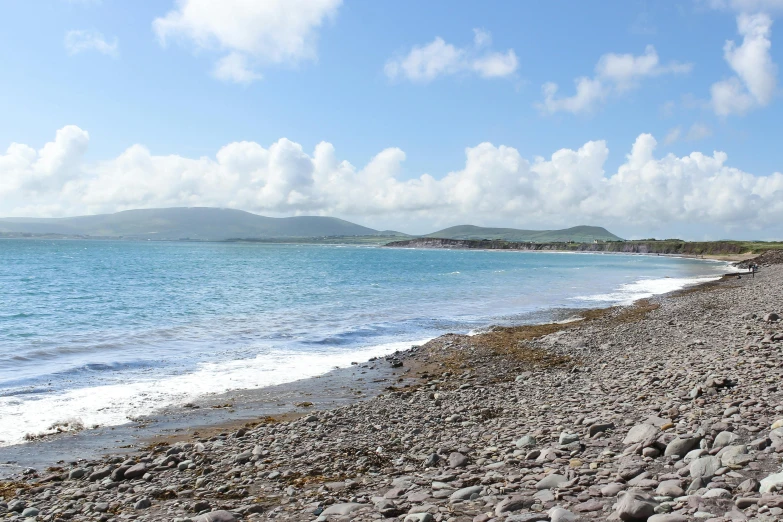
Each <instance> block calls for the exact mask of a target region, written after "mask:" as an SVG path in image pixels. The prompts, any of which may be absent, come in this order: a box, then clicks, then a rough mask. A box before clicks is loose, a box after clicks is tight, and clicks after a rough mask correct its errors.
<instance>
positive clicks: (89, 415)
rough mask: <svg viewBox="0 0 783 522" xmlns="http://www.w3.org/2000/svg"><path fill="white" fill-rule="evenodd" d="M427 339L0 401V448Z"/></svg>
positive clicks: (271, 356) (322, 369)
mask: <svg viewBox="0 0 783 522" xmlns="http://www.w3.org/2000/svg"><path fill="white" fill-rule="evenodd" d="M429 340H430V339H424V340H420V341H404V342H395V343H388V344H381V345H376V346H369V347H366V348H363V349H360V350H351V351H349V350H335V349H331V350H329V351H322V352H317V353H301V352H293V351H276V352H273V353H268V354H263V355H259V356H257V357H255V358H252V359H240V360H235V361H228V362H221V363H204V364H202V365H200V366H199V368H198V369H197V370H196V371H195V372H192V373H188V374H184V375H177V376H172V377H167V378H164V379H160V380H148V381H138V382H131V383H125V384H114V385H106V386H96V387H91V388H81V389H76V390H70V391H67V392H64V393H60V394H39V395H35V394H28V395H16V396H11V397H0V419H2V422H0V446H9V445H13V444H20V443H23V442H25V435H26V434H31V435H41V434H48V433H54V432H55V431H56V430H55V429H54V428H52V426H55V425H57V424H58V423H62V422H65V421H68V422H74V421H79V422H81V423H82V424H83V425H84V427H85V428H87V429H90V428H92V427H94V426H96V425H99V426H118V425H120V424H125V423H127V422H129V421H132V420H133V419H135V418H138V417H141V416H144V415H150V414H153V413H155V412H156V411H159V410H161V409H162V408H165V407H169V406H177V405H182V404H185V403H187V402H191V401H193V400H196V399H198V398H199V397H204V396H205V395H209V394H218V393H224V392H227V391H231V390H239V389H256V388H263V387H266V386H274V385H276V384H283V383H287V382H293V381H297V380H300V379H306V378H310V377H316V376H318V375H323V374H325V373H327V372H328V371H329V370H331V369H332V368H334V367H335V366H341V367H342V366H348V365H350V364H351V362H354V361H366V360H368V359H370V358H372V357H382V356H385V355H388V354H390V353H394V352H395V351H397V350H406V349H408V348H410V347H411V345H415V344H423V343H426V342H427V341H429Z"/></svg>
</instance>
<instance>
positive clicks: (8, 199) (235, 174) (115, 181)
mask: <svg viewBox="0 0 783 522" xmlns="http://www.w3.org/2000/svg"><path fill="white" fill-rule="evenodd" d="M88 143H89V135H88V134H87V132H85V131H84V130H82V129H80V128H78V127H75V126H68V127H64V128H62V129H60V130H59V131H58V132H57V135H56V136H55V139H54V140H53V141H52V142H50V143H47V144H46V145H44V146H43V147H42V148H41V149H39V150H35V149H34V148H32V147H30V146H28V145H22V144H17V143H14V144H11V146H10V147H8V150H7V151H6V153H5V154H0V215H17V216H18V215H28V216H45V215H75V214H85V213H98V212H113V211H117V210H123V209H129V208H151V207H168V206H197V205H204V206H219V207H234V208H241V209H246V210H250V211H256V212H259V213H267V214H273V215H291V214H324V215H337V216H342V217H346V218H349V219H356V220H358V221H362V222H364V223H367V222H372V223H379V224H380V226H383V225H386V226H398V227H401V228H406V227H408V226H417V227H418V228H420V229H421V228H425V229H426V228H429V227H431V226H434V224H438V223H448V224H454V223H458V222H474V223H486V222H494V223H498V222H501V223H506V224H509V225H512V224H517V225H530V224H534V223H542V224H546V225H549V226H553V225H556V224H569V223H570V224H574V223H591V222H592V223H601V224H604V225H607V226H611V225H612V224H620V225H623V226H628V225H634V226H646V227H650V226H653V227H656V226H677V225H684V224H688V225H693V224H703V225H705V226H713V227H714V226H717V227H719V228H720V229H725V228H728V227H732V226H737V227H745V228H748V227H749V228H753V227H760V228H764V227H774V226H778V225H779V223H780V221H781V219H783V174H781V173H779V172H778V173H774V174H771V175H768V176H757V175H753V174H750V173H747V172H743V171H742V170H739V169H737V168H733V167H730V166H729V165H727V161H728V158H727V156H726V154H725V153H722V152H714V153H713V154H712V155H706V154H703V153H701V152H692V153H691V154H689V155H686V156H682V157H679V156H676V155H673V154H668V155H665V156H663V157H655V155H654V151H655V148H656V146H657V142H656V140H655V139H654V138H653V137H652V136H651V135H649V134H642V135H640V136H639V137H638V138H637V139H636V141H635V143H634V144H633V147H632V148H631V151H630V153H629V154H628V155H627V156H626V159H625V162H624V163H623V164H622V165H621V166H620V167H619V168H618V169H617V171H615V172H610V173H607V172H605V165H606V162H607V158H608V157H609V148H608V146H607V144H606V143H605V142H604V141H590V142H587V143H585V144H584V145H583V146H582V147H580V148H579V149H577V150H572V149H560V150H558V151H556V152H554V153H553V154H552V155H551V156H550V157H549V158H543V157H540V158H535V159H533V160H528V159H526V158H524V157H522V156H521V155H520V153H519V151H517V150H516V149H515V148H513V147H508V146H504V145H500V146H496V145H493V144H491V143H480V144H478V145H476V146H475V147H469V148H467V149H465V163H464V165H463V167H462V168H460V169H459V170H455V171H453V172H449V173H446V174H445V175H442V176H441V177H439V178H436V177H434V176H431V175H429V174H423V175H421V176H419V177H417V178H413V179H402V178H401V175H400V174H401V170H402V164H403V162H404V161H405V159H406V156H405V153H404V152H403V151H402V150H400V149H397V148H388V149H385V150H382V151H380V152H379V153H378V154H377V155H376V156H375V157H373V158H372V159H371V160H370V162H369V163H368V164H366V165H365V166H363V167H356V166H354V165H353V164H351V163H349V162H348V161H346V160H341V159H339V158H338V156H337V153H336V150H335V148H334V146H333V145H332V144H330V143H327V142H322V143H319V144H318V145H317V146H316V147H315V149H314V150H313V151H312V152H308V151H305V150H304V149H303V147H302V146H301V145H299V144H298V143H295V142H293V141H290V140H287V139H284V138H283V139H280V140H278V141H276V142H275V143H273V144H271V145H270V146H269V147H264V146H262V145H260V144H258V143H255V142H235V143H230V144H228V145H226V146H224V147H222V148H221V149H220V150H219V151H218V152H217V154H216V155H215V156H214V157H199V158H188V157H183V156H178V155H166V156H164V155H157V154H153V153H152V152H151V151H150V150H149V149H147V148H146V147H144V146H142V145H133V146H131V147H129V148H128V149H127V150H125V151H124V152H123V153H122V154H120V155H119V156H117V157H116V158H113V159H109V160H106V161H102V162H98V163H89V162H86V161H85V158H84V155H85V152H86V150H87V146H88ZM422 223H423V225H422Z"/></svg>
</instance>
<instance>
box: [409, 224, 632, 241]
mask: <svg viewBox="0 0 783 522" xmlns="http://www.w3.org/2000/svg"><path fill="white" fill-rule="evenodd" d="M424 237H436V238H442V239H500V240H503V241H518V242H533V243H553V242H567V241H574V242H577V243H592V242H593V241H618V240H620V238H619V237H617V236H615V235H614V234H612V233H611V232H609V231H608V230H606V229H605V228H603V227H591V226H585V225H582V226H578V227H571V228H566V229H563V230H521V229H517V228H486V227H476V226H473V225H459V226H456V227H449V228H444V229H443V230H439V231H437V232H433V233H432V234H427V235H426V236H424Z"/></svg>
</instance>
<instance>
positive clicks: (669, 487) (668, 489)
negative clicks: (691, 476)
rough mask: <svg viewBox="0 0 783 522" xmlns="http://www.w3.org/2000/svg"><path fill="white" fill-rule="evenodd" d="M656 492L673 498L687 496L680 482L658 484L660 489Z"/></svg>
mask: <svg viewBox="0 0 783 522" xmlns="http://www.w3.org/2000/svg"><path fill="white" fill-rule="evenodd" d="M655 492H656V493H657V494H659V495H661V496H664V497H672V498H677V497H681V496H683V495H684V494H685V491H684V490H683V489H682V485H681V483H680V481H679V480H664V481H663V482H661V483H660V484H658V488H657V489H656V490H655Z"/></svg>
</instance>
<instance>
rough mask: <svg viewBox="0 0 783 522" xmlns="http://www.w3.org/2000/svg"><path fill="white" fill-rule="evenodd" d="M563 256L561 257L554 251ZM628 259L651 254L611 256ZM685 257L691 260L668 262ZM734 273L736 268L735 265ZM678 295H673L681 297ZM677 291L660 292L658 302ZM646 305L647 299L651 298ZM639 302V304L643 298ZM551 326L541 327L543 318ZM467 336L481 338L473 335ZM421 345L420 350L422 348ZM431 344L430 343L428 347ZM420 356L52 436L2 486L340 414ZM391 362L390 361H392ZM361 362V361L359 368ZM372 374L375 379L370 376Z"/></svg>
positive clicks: (28, 446) (575, 315) (2, 452)
mask: <svg viewBox="0 0 783 522" xmlns="http://www.w3.org/2000/svg"><path fill="white" fill-rule="evenodd" d="M551 253H557V252H551ZM563 253H587V254H590V253H600V254H605V253H606V252H563ZM611 253H612V254H621V255H649V254H633V253H632V254H628V253H622V252H611ZM667 257H683V256H667ZM727 268H728V267H727ZM722 275H724V274H716V275H714V276H700V277H699V278H696V279H694V281H696V280H697V279H701V278H702V277H710V278H711V279H710V280H709V281H699V282H694V283H690V284H688V286H687V287H686V288H690V287H698V286H700V285H703V284H708V283H709V282H710V281H713V280H715V279H717V278H720V277H721V276H722ZM677 291H678V290H675V291H673V292H677ZM669 293H672V292H671V291H670V292H665V293H664V294H653V297H655V296H659V295H666V294H669ZM643 299H646V298H643ZM635 300H638V298H635ZM633 305H634V303H633V302H617V303H616V304H613V305H610V306H609V307H604V308H592V307H590V308H576V307H575V308H552V309H546V310H540V311H537V312H532V313H531V314H530V319H531V320H530V321H525V322H523V323H518V324H516V325H514V324H512V325H511V326H500V325H498V324H494V325H493V324H490V325H487V327H486V328H484V329H482V330H481V331H479V335H480V333H481V332H484V331H486V330H492V329H495V328H526V327H529V326H541V325H568V324H569V323H572V322H576V321H582V320H583V319H584V316H585V314H587V315H590V314H595V313H600V312H601V311H602V310H610V309H614V308H618V307H627V306H633ZM538 315H543V316H546V317H547V321H546V322H544V323H541V322H540V320H541V317H536V316H538ZM450 335H463V334H452V333H444V334H442V335H440V336H438V337H436V338H434V339H431V340H430V341H429V342H430V343H431V342H437V341H439V340H440V339H441V338H444V337H446V336H450ZM464 335H468V336H472V335H475V334H474V333H472V331H471V332H466V333H465V334H464ZM420 343H421V342H420V341H418V342H416V343H415V344H414V343H413V342H412V343H411V344H412V346H413V347H415V346H416V345H418V344H420ZM427 344H429V343H427ZM413 352H415V350H411V349H408V350H402V351H399V350H398V351H396V352H394V353H391V354H388V355H386V356H382V357H378V358H377V359H378V360H377V361H375V360H374V359H376V358H373V359H371V360H369V361H362V362H359V363H358V364H356V365H354V366H351V367H342V368H335V369H333V370H330V371H328V372H326V373H324V374H321V375H318V376H315V377H309V378H303V379H298V380H295V381H290V382H287V383H283V384H279V385H272V386H265V387H261V388H250V389H236V390H230V391H227V392H221V393H217V394H207V395H204V396H202V397H199V398H198V399H197V400H194V401H192V403H189V405H188V406H186V407H182V406H180V405H170V406H167V407H164V408H162V409H161V410H159V411H157V412H155V413H153V414H150V415H145V416H141V417H138V418H137V419H134V420H133V421H131V422H128V423H126V424H121V425H108V426H102V427H98V428H91V429H83V430H80V431H74V432H67V431H66V432H63V433H55V434H45V435H42V436H39V437H36V438H35V439H32V440H30V441H29V442H26V443H22V444H14V445H9V446H2V447H0V480H2V479H4V478H9V477H11V476H13V475H14V474H16V473H18V472H20V471H22V470H23V469H25V468H31V467H32V468H34V467H38V468H42V467H45V466H46V465H48V464H51V463H52V462H58V461H74V460H84V459H87V460H90V459H95V458H100V457H101V456H103V455H106V454H109V453H131V452H133V451H136V450H138V449H139V448H143V447H146V446H148V445H150V444H154V443H158V442H160V441H166V440H169V439H171V440H175V441H177V440H182V438H183V437H186V436H188V435H189V434H192V433H194V432H198V433H202V434H203V433H219V432H221V431H225V430H227V429H231V428H234V427H236V426H241V425H244V424H245V423H248V422H252V421H254V420H257V419H260V418H268V417H274V418H276V419H277V418H280V419H283V418H285V419H291V418H296V417H297V416H301V415H306V414H307V413H308V411H309V412H312V411H317V410H318V408H322V409H323V408H335V407H339V406H343V405H345V404H350V403H352V402H354V401H357V400H365V399H367V398H372V397H374V396H377V395H378V394H380V393H381V391H382V389H383V386H381V385H380V384H378V383H381V382H384V383H387V382H392V381H394V379H402V378H404V375H405V374H407V373H409V372H410V371H411V370H410V369H409V368H402V370H400V369H395V368H392V367H389V366H388V364H387V363H388V362H389V361H390V360H398V359H402V360H405V359H408V358H410V356H411V354H412V353H413ZM384 361H385V362H384ZM352 364H353V363H352ZM368 372H369V375H364V374H366V373H368ZM303 402H313V403H314V404H315V405H316V406H315V407H309V408H310V409H309V410H308V409H304V410H302V409H300V408H297V407H296V404H298V403H303Z"/></svg>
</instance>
